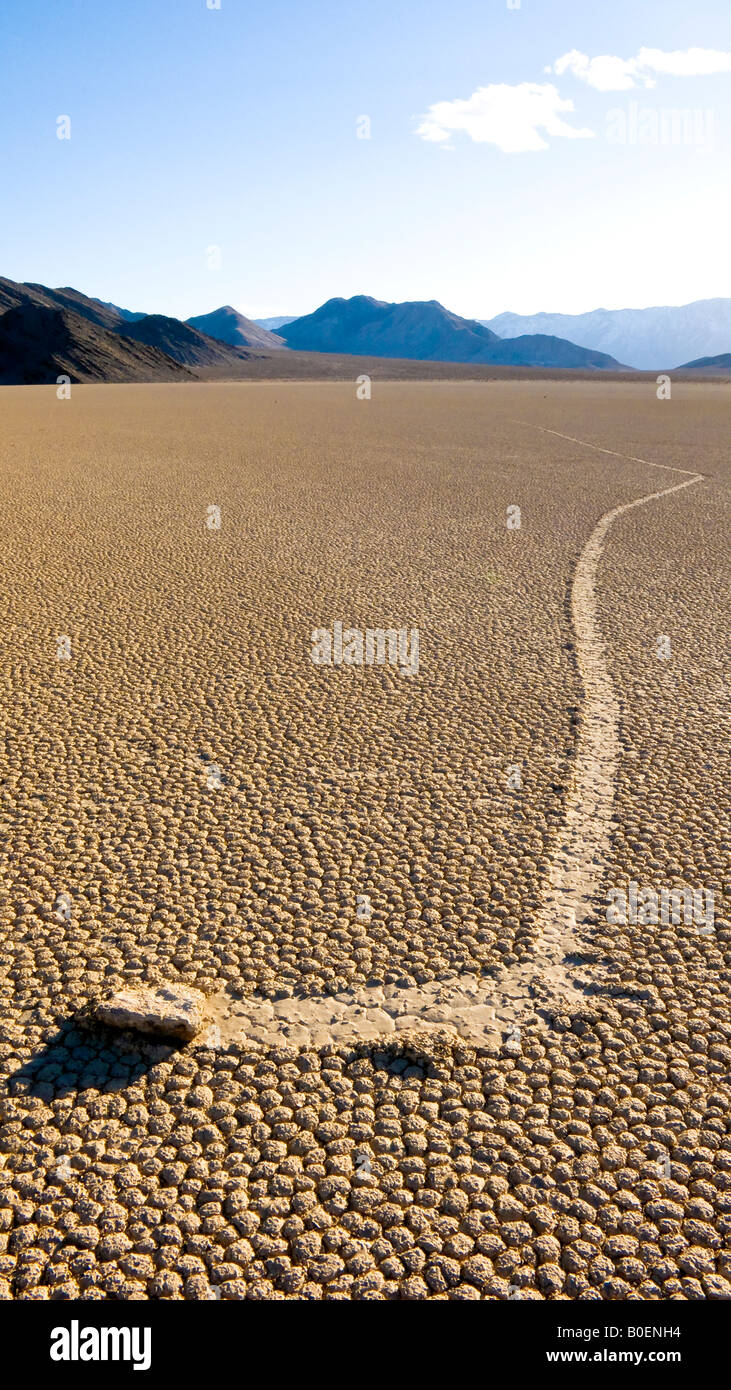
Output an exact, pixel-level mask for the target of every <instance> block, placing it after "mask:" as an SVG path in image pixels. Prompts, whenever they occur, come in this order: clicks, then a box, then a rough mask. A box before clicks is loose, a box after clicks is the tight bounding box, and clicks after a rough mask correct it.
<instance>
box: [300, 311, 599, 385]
mask: <svg viewBox="0 0 731 1390" xmlns="http://www.w3.org/2000/svg"><path fill="white" fill-rule="evenodd" d="M279 336H280V337H281V338H283V340H284V342H285V343H286V344H287V346H288V347H290V348H296V349H299V351H300V352H346V353H350V354H352V355H353V356H358V355H361V356H362V355H368V356H371V357H401V358H407V359H408V358H412V359H416V360H418V361H420V362H474V363H488V362H490V363H497V362H500V363H503V364H506V365H511V366H523V367H582V368H584V369H585V370H587V369H588V370H596V371H612V370H615V371H616V370H619V369H620V367H621V363H619V362H617V361H615V359H614V358H613V357H608V356H607V355H606V354H605V353H601V352H593V351H591V350H587V349H586V348H580V347H577V346H576V345H575V344H574V343H569V342H566V340H565V339H563V338H556V337H553V336H550V335H545V334H533V335H529V336H524V337H520V338H508V339H505V338H500V337H499V336H498V334H497V333H494V332H493V331H492V330H491V329H489V328H486V327H485V326H484V325H483V324H481V323H478V322H477V320H476V319H463V318H460V317H459V315H458V314H453V313H451V312H450V311H449V309H445V308H444V306H443V305H442V304H439V303H438V301H437V300H436V299H430V300H426V301H423V302H422V301H418V300H417V301H414V302H407V303H405V304H387V303H384V301H383V300H380V299H371V298H370V297H369V296H368V295H365V294H358V295H354V296H353V298H352V299H328V301H327V303H326V304H322V305H321V306H320V308H319V309H316V310H315V312H314V314H306V315H305V316H304V317H303V318H299V319H294V320H293V321H292V322H291V323H287V324H283V325H282V327H281V328H280V330H279Z"/></svg>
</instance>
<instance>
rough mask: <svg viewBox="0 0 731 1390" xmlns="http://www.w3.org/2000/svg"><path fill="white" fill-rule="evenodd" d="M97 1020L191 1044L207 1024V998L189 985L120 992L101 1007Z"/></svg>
mask: <svg viewBox="0 0 731 1390" xmlns="http://www.w3.org/2000/svg"><path fill="white" fill-rule="evenodd" d="M96 1017H97V1019H98V1020H99V1022H100V1023H106V1024H107V1026H108V1027H109V1028H136V1029H137V1030H138V1032H140V1033H159V1034H162V1035H163V1036H164V1037H167V1038H180V1039H181V1040H182V1041H183V1042H190V1040H191V1038H195V1037H196V1036H197V1034H198V1033H200V1031H201V1029H202V1028H203V1026H204V1024H205V1023H207V1021H208V1019H207V1014H206V997H205V995H204V994H201V992H200V990H198V989H189V988H187V987H186V986H185V985H161V986H158V987H154V986H148V987H147V988H143V989H120V990H118V991H117V993H116V994H115V995H113V996H112V998H111V999H105V1000H104V1001H103V1002H102V1003H101V1004H100V1005H99V1007H98V1008H97V1011H96Z"/></svg>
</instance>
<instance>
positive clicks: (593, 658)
mask: <svg viewBox="0 0 731 1390" xmlns="http://www.w3.org/2000/svg"><path fill="white" fill-rule="evenodd" d="M514 423H516V424H521V425H527V426H529V427H530V428H533V429H537V430H540V431H541V432H542V433H544V434H550V435H554V436H556V437H558V438H560V439H565V440H567V441H569V442H570V443H572V444H578V445H580V446H582V447H584V448H588V449H592V450H595V451H596V452H598V453H605V454H611V455H612V456H614V457H615V458H621V459H626V460H629V461H631V462H634V463H640V464H644V465H646V466H647V467H649V468H658V469H663V470H664V471H666V472H671V473H682V474H685V475H687V476H686V477H685V478H684V480H683V481H682V482H679V483H674V484H673V485H672V486H671V487H667V488H662V489H660V490H658V491H654V492H650V493H646V494H645V495H643V496H642V497H638V498H635V499H634V500H633V501H631V502H624V503H621V504H620V505H618V506H616V507H613V508H611V510H610V511H608V512H605V513H604V515H603V516H602V517H600V519H599V521H598V522H597V523H596V525H595V527H594V529H593V531H592V532H591V535H590V536H589V538H588V540H587V542H586V544H585V545H584V547H583V549H582V551H581V554H580V556H579V559H578V562H577V566H576V570H575V573H574V579H573V583H572V588H571V619H572V625H573V628H574V635H575V643H576V656H577V662H578V666H579V674H580V676H581V681H582V684H583V688H584V699H583V705H582V714H581V722H580V725H579V731H578V741H577V747H576V757H575V762H574V775H573V780H572V784H571V786H570V788H569V792H568V798H567V803H566V813H565V817H564V822H563V826H562V828H561V831H560V833H559V836H558V842H557V844H556V847H555V850H554V853H553V858H552V863H551V865H550V868H549V872H548V875H547V883H546V888H545V894H544V898H543V902H542V905H541V907H540V908H539V910H538V913H537V916H536V921H535V925H536V928H537V939H536V945H535V949H534V956H533V958H532V959H531V960H530V961H528V962H523V963H521V964H520V965H517V966H513V967H510V968H506V969H502V970H500V971H499V972H497V973H496V974H495V975H494V976H493V977H487V976H479V975H477V974H462V975H459V976H456V977H454V978H452V979H449V980H446V981H445V980H441V981H433V982H431V983H429V984H426V985H423V986H419V987H408V988H407V987H404V988H401V987H399V986H396V985H384V986H375V987H368V986H367V987H365V988H363V989H359V990H354V991H351V992H348V993H342V994H336V995H334V996H332V997H327V996H314V997H313V996H311V997H307V998H300V997H296V996H289V997H283V998H281V999H278V1000H274V1001H270V1000H264V999H257V998H244V999H240V1000H235V999H233V998H232V997H231V996H230V995H229V994H228V993H226V992H222V993H220V994H218V995H216V996H214V997H213V998H212V999H211V1000H210V1001H209V1007H210V1012H211V1020H212V1027H213V1028H214V1029H215V1040H216V1042H218V1041H219V1040H220V1043H221V1045H225V1044H226V1043H228V1042H233V1041H241V1040H242V1039H244V1038H246V1039H250V1040H252V1041H255V1042H260V1043H261V1044H263V1045H269V1046H272V1045H276V1044H279V1045H280V1046H281V1045H282V1044H290V1045H297V1046H314V1047H320V1046H324V1045H326V1044H328V1043H338V1042H348V1041H353V1042H355V1041H357V1040H359V1039H366V1040H367V1039H373V1040H374V1041H375V1040H376V1039H383V1038H388V1037H389V1036H391V1037H392V1038H393V1039H394V1040H396V1039H397V1038H398V1036H399V1034H401V1035H402V1036H403V1037H404V1038H406V1037H407V1035H410V1034H414V1033H425V1032H426V1033H428V1032H448V1033H449V1032H451V1033H454V1034H456V1035H457V1036H460V1037H464V1038H467V1039H470V1040H471V1041H473V1042H477V1043H478V1044H481V1045H482V1046H496V1047H499V1046H500V1045H504V1046H505V1048H506V1050H507V1051H508V1052H510V1051H515V1052H518V1051H519V1050H520V1033H519V1030H520V1028H521V1026H523V1025H528V1024H529V1023H536V1022H539V1023H540V1022H541V1021H544V1022H545V1021H546V1020H553V1021H555V1022H556V1023H558V1025H559V1026H560V1027H564V1028H567V1027H570V1026H572V1025H573V1026H580V1022H579V1020H580V1019H581V1017H582V1014H583V1015H586V1013H587V996H590V995H592V994H594V993H595V991H597V989H600V988H601V970H600V971H599V972H598V977H597V971H596V969H595V971H594V979H593V981H592V982H587V981H585V980H582V979H581V978H580V977H579V976H578V975H577V972H576V969H575V968H572V965H571V957H572V956H575V955H576V953H577V951H580V949H581V940H580V936H579V932H580V929H581V927H582V925H583V924H584V923H586V922H587V921H588V920H589V919H590V917H591V914H592V904H593V902H594V899H595V896H596V892H597V889H598V885H599V882H600V879H601V875H602V872H603V869H604V868H605V866H606V863H607V858H608V853H609V848H610V837H611V829H612V806H613V801H614V789H615V780H616V774H617V768H618V763H619V756H620V746H619V713H620V707H619V700H618V698H617V695H616V692H615V690H614V687H613V684H612V680H611V677H610V675H609V671H608V669H607V666H606V662H605V657H604V642H603V638H602V635H601V630H600V625H599V620H598V615H597V601H596V580H597V573H598V567H599V562H600V560H601V556H602V553H603V550H604V543H605V540H606V537H607V534H608V532H609V530H610V528H611V526H612V525H613V524H614V522H615V521H616V520H617V518H618V517H620V516H622V515H624V513H625V512H628V511H631V510H633V509H634V508H635V507H642V506H646V505H647V504H648V503H649V502H653V501H656V500H658V499H659V498H662V497H667V496H670V494H672V493H675V492H680V491H682V490H683V489H684V488H687V487H692V486H693V485H694V484H696V483H698V482H701V481H702V480H703V474H701V473H694V472H691V470H689V469H682V468H674V467H672V466H671V465H669V464H662V463H653V462H652V461H651V460H648V459H641V458H637V457H635V456H634V455H631V454H623V453H619V452H618V451H616V450H614V449H607V448H604V447H602V446H600V445H596V444H591V443H589V442H588V441H586V440H581V439H576V438H574V437H573V436H572V435H567V434H562V433H560V432H559V431H558V430H552V429H548V428H546V427H544V426H541V425H535V424H533V423H532V422H529V421H514ZM589 1011H590V1010H589ZM516 1030H518V1031H517V1032H516ZM506 1034H507V1038H506Z"/></svg>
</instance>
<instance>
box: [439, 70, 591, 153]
mask: <svg viewBox="0 0 731 1390" xmlns="http://www.w3.org/2000/svg"><path fill="white" fill-rule="evenodd" d="M573 109H574V103H573V101H571V100H569V99H568V98H567V99H563V98H562V97H561V96H560V95H559V93H558V91H557V89H556V87H554V86H553V85H552V84H551V83H544V84H541V83H537V82H521V83H519V84H518V85H517V86H515V87H510V86H508V85H507V84H505V83H500V84H496V85H494V86H490V87H478V88H477V91H476V92H473V94H472V96H471V97H468V98H467V100H466V101H460V100H459V99H458V100H456V101H438V102H436V103H435V105H434V106H430V107H429V110H428V111H427V113H426V115H425V116H424V117H423V118H422V122H421V125H420V126H419V127H418V129H417V132H416V133H417V135H420V136H421V138H422V140H430V141H432V142H434V143H435V144H444V143H445V142H446V141H448V140H449V139H450V138H451V136H452V135H453V134H455V132H459V131H461V132H463V133H464V134H465V135H468V136H469V137H470V139H471V140H474V141H475V143H476V144H480V145H497V147H498V149H499V150H503V151H504V152H505V154H520V153H523V152H524V151H527V150H546V149H548V141H547V140H545V139H544V138H543V135H541V134H540V132H541V131H544V132H545V134H546V135H553V136H560V137H562V138H564V139H569V140H585V139H591V138H592V137H593V135H594V131H593V130H587V129H586V128H582V129H578V128H577V127H576V126H572V125H568V124H567V122H566V121H564V120H563V118H562V116H561V114H560V113H561V112H569V111H573Z"/></svg>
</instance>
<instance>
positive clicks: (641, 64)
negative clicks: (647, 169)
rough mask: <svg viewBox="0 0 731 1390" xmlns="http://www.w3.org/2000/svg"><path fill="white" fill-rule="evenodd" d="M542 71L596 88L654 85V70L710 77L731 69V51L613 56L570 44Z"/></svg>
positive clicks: (655, 50) (649, 50) (693, 50)
mask: <svg viewBox="0 0 731 1390" xmlns="http://www.w3.org/2000/svg"><path fill="white" fill-rule="evenodd" d="M546 71H547V72H553V73H555V75H556V77H562V76H563V74H564V73H565V72H570V73H572V74H573V76H574V77H577V78H578V79H579V81H580V82H585V83H586V84H587V86H589V87H593V88H594V89H595V91H597V92H624V91H627V90H628V88H630V87H654V86H655V85H656V83H655V75H656V74H662V75H663V76H669V77H710V76H713V75H714V74H717V73H722V72H731V53H724V52H721V51H720V50H719V49H715V48H688V49H677V50H675V51H674V52H671V53H666V52H664V51H663V49H661V48H641V49H640V50H639V52H638V53H637V55H636V56H635V57H634V58H616V57H613V56H612V55H611V54H609V53H605V54H601V55H600V56H599V57H597V58H590V57H589V55H588V53H581V52H580V51H579V49H578V48H572V49H571V51H570V53H564V54H563V57H561V58H558V59H557V61H556V62H555V63H554V64H553V67H550V68H547V69H546Z"/></svg>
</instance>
